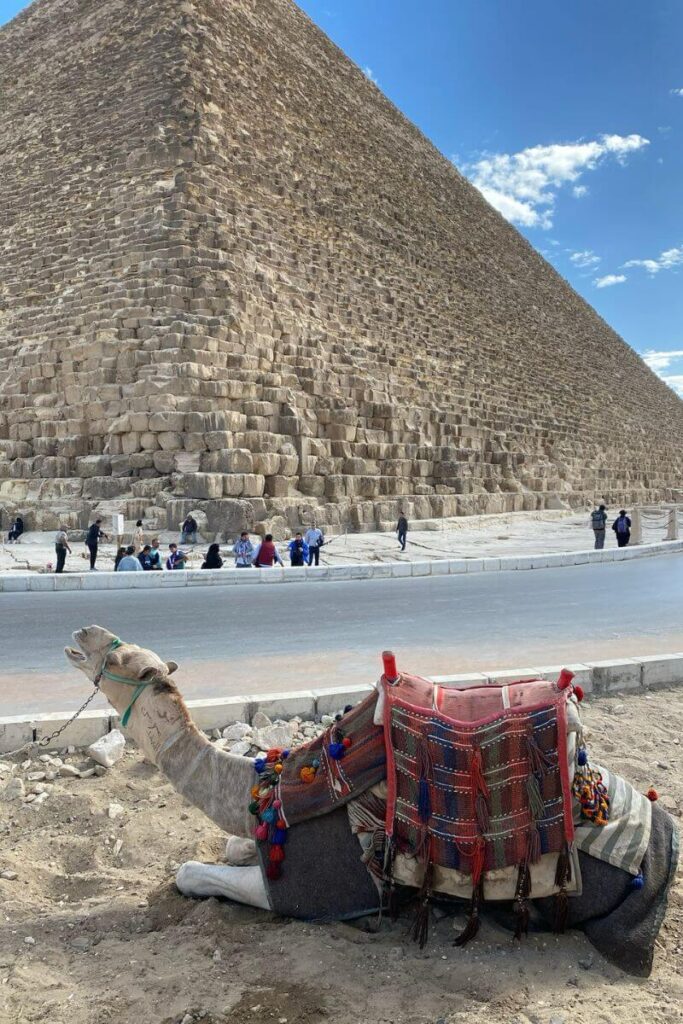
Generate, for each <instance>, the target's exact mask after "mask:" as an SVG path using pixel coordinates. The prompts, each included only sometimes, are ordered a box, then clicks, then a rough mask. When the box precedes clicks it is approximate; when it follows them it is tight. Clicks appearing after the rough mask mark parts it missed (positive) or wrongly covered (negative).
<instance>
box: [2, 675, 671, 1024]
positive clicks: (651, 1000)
mask: <svg viewBox="0 0 683 1024" xmlns="http://www.w3.org/2000/svg"><path fill="white" fill-rule="evenodd" d="M585 718H586V721H587V723H588V726H589V728H590V732H591V735H590V746H591V751H592V754H593V757H594V758H596V756H597V757H598V758H603V759H604V760H605V762H606V763H607V764H608V765H610V766H611V767H613V768H614V769H615V770H616V771H619V772H621V773H622V774H624V775H625V776H626V777H627V778H629V779H630V780H631V781H632V782H634V783H635V784H637V785H638V786H639V787H640V788H647V787H648V786H650V785H652V784H654V785H655V786H656V787H657V788H658V790H659V791H660V793H661V796H662V802H663V804H664V805H665V806H666V807H667V808H668V809H669V810H671V811H672V812H673V813H674V814H676V815H677V816H678V818H679V820H680V816H681V812H682V810H683V771H682V765H683V751H682V747H681V736H682V735H683V692H681V691H680V690H679V691H673V690H672V691H660V692H658V693H654V694H648V695H642V696H637V697H627V698H623V699H621V698H619V697H611V698H608V699H603V700H600V701H594V702H593V703H591V704H590V705H586V712H585ZM68 760H70V761H72V762H74V763H78V762H79V761H82V758H79V757H78V756H76V755H74V757H72V758H69V759H68ZM658 764H659V765H666V766H667V767H658ZM41 767H44V766H41V765H40V764H39V763H38V762H37V761H35V760H34V761H33V764H32V766H31V769H30V771H35V770H38V769H40V768H41ZM21 774H22V775H23V776H24V777H25V776H26V774H27V771H24V772H21ZM0 785H1V783H0ZM112 802H117V803H118V804H120V805H121V806H122V807H123V813H122V814H121V815H120V816H119V817H116V818H115V819H114V820H112V819H110V817H109V816H108V813H107V812H108V809H109V805H110V804H111V803H112ZM119 841H120V843H121V846H120V848H119V846H118V843H119ZM222 845H223V843H222V836H221V834H220V833H219V832H218V831H217V830H216V829H215V828H214V827H213V826H212V825H211V824H209V823H208V822H207V821H206V819H204V818H203V816H202V815H201V814H200V813H199V812H198V811H195V810H194V809H192V808H190V807H188V806H187V805H186V804H185V803H184V801H182V800H181V799H180V798H179V797H178V796H177V795H176V794H175V792H174V791H173V790H172V789H171V787H170V786H169V785H168V784H167V783H166V782H165V781H164V780H163V778H162V777H161V776H160V775H159V774H158V772H156V770H154V769H153V768H151V767H150V766H149V765H147V764H145V763H143V762H142V761H141V760H140V759H139V758H138V757H137V756H135V755H134V754H127V755H126V757H125V759H124V760H123V761H122V762H120V763H119V765H117V767H116V768H114V769H113V770H112V771H111V772H110V773H109V774H108V775H107V776H106V777H92V778H88V779H75V778H74V779H70V778H63V779H62V778H60V779H59V780H57V781H56V782H55V783H54V788H53V789H52V791H51V794H50V796H49V798H48V799H47V801H46V802H45V803H44V804H43V806H42V807H40V808H38V809H32V808H31V807H30V806H29V807H27V808H25V809H20V806H19V805H18V804H17V803H2V802H0V872H2V871H10V873H11V872H16V874H17V878H16V879H14V880H4V879H2V878H0V908H1V915H0V1022H1V1024H28V1022H41V1024H109V1022H111V1024H179V1022H182V1021H184V1022H185V1024H190V1020H192V1021H201V1022H202V1024H227V1022H230V1024H271V1022H272V1024H317V1022H327V1021H330V1022H335V1024H356V1022H363V1024H379V1022H382V1024H384V1022H386V1024H389V1022H392V1024H437V1022H444V1024H446V1022H447V1024H456V1022H457V1024H460V1022H463V1024H465V1022H467V1024H479V1022H481V1024H484V1022H486V1024H549V1022H551V1021H552V1022H555V1024H559V1022H562V1024H636V1022H638V1024H643V1022H647V1024H662V1022H680V1021H681V1020H683V879H682V878H681V874H680V873H679V875H678V878H677V880H676V883H675V886H674V892H673V895H672V899H671V903H670V907H669V913H668V915H667V919H666V922H665V925H664V928H663V930H662V932H661V934H660V941H659V944H658V952H657V958H656V964H655V971H654V973H653V976H652V978H651V979H649V980H645V981H642V980H636V979H632V978H629V977H627V976H625V975H624V974H622V973H621V972H620V971H619V970H618V969H617V968H615V967H611V966H610V965H608V964H607V963H606V962H605V961H604V960H603V959H602V958H601V957H600V956H599V955H598V954H597V953H596V952H595V951H594V950H593V948H592V947H591V946H590V944H589V943H588V941H587V940H586V939H585V938H584V937H583V936H582V935H581V934H579V933H569V934H567V935H566V936H562V937H557V938H556V937H554V936H552V935H547V934H536V935H532V936H530V938H529V939H528V941H526V942H524V943H522V945H516V944H515V943H514V942H512V941H511V940H510V938H509V934H508V933H506V932H504V931H503V930H502V929H501V928H499V927H498V926H497V925H496V924H495V923H493V922H492V921H487V923H486V924H485V926H484V927H483V929H482V931H481V933H480V936H479V937H478V939H477V940H476V941H475V942H473V943H472V944H471V945H470V946H468V947H467V948H466V949H464V950H458V949H455V948H454V947H453V946H452V940H453V934H454V933H453V921H452V920H451V919H448V918H442V919H441V920H440V921H438V923H437V924H436V926H435V928H434V929H433V931H432V938H431V941H430V943H429V945H428V947H427V949H426V950H425V952H424V953H420V952H419V950H417V949H416V948H415V947H414V946H413V945H412V944H411V943H410V942H409V941H408V940H407V939H406V935H405V932H406V922H405V921H399V922H398V923H397V924H395V925H389V924H387V925H386V926H385V927H383V929H382V930H381V931H380V932H379V933H378V934H373V933H371V932H368V931H364V930H363V929H362V928H359V927H355V926H352V925H330V926H318V925H308V924H304V923H301V922H291V921H283V920H280V919H276V918H274V917H273V916H272V915H270V914H268V913H264V912H259V911H252V910H249V909H246V908H240V907H237V906H234V905H231V904H228V903H220V902H218V901H216V900H207V901H199V902H195V901H190V900H186V899H184V898H183V897H181V896H180V895H179V894H178V893H177V892H176V890H175V888H174V886H173V884H172V879H173V871H174V868H175V866H176V864H178V863H179V862H181V861H183V860H185V859H188V858H198V859H207V860H209V859H219V858H220V855H221V851H222ZM117 851H118V852H117ZM461 922H462V918H458V919H456V923H457V924H459V923H461ZM27 938H30V939H32V940H33V942H26V941H25V940H26V939H27Z"/></svg>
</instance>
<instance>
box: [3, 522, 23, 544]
mask: <svg viewBox="0 0 683 1024" xmlns="http://www.w3.org/2000/svg"><path fill="white" fill-rule="evenodd" d="M23 532H24V520H23V519H22V518H21V516H17V518H16V519H15V520H14V522H13V523H12V525H11V527H10V531H9V533H8V534H7V542H8V543H9V544H15V543H16V542H17V541H18V540H19V538H20V537H21V535H22V533H23Z"/></svg>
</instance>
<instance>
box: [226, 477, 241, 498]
mask: <svg viewBox="0 0 683 1024" xmlns="http://www.w3.org/2000/svg"><path fill="white" fill-rule="evenodd" d="M243 493H244V474H243V473H225V474H224V475H223V494H224V496H225V497H226V498H240V497H242V494H243Z"/></svg>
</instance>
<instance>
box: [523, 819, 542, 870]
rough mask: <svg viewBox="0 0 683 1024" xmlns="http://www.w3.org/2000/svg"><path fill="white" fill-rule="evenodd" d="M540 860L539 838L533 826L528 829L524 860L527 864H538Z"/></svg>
mask: <svg viewBox="0 0 683 1024" xmlns="http://www.w3.org/2000/svg"><path fill="white" fill-rule="evenodd" d="M540 859H541V837H540V835H539V832H538V829H537V828H536V826H535V825H532V826H531V828H530V829H529V834H528V836H527V840H526V860H527V863H528V864H538V862H539V860H540Z"/></svg>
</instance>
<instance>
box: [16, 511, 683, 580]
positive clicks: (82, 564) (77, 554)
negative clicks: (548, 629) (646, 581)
mask: <svg viewBox="0 0 683 1024" xmlns="http://www.w3.org/2000/svg"><path fill="white" fill-rule="evenodd" d="M589 518H590V517H589V513H588V512H585V513H579V514H576V513H571V512H562V511H557V512H553V511H547V512H512V513H507V514H505V515H486V516H466V517H463V518H460V519H447V520H437V519H434V520H430V521H429V526H430V529H420V530H411V531H410V532H409V534H408V546H407V548H406V551H405V552H402V551H401V550H400V546H399V544H398V542H397V539H396V535H395V534H393V533H361V534H358V533H349V534H345V535H340V536H337V537H330V538H329V541H328V543H327V544H326V545H325V547H324V548H323V550H322V552H321V563H322V564H324V565H348V564H350V563H352V562H394V561H399V562H405V561H407V562H416V561H417V562H420V561H430V560H432V559H442V558H482V557H484V556H491V557H499V556H504V555H510V556H521V555H542V554H550V553H552V552H557V551H584V550H586V549H588V548H592V547H593V531H592V530H591V528H590V523H589ZM666 519H667V514H666V513H665V512H664V511H663V510H662V511H661V512H659V513H648V514H647V516H646V517H644V518H643V541H644V542H645V543H652V542H655V541H661V540H664V539H665V537H666ZM681 519H682V520H683V515H682V516H681ZM611 522H612V518H610V520H609V523H608V525H609V524H611ZM155 536H158V537H159V539H160V540H161V542H162V551H163V552H165V553H167V549H168V543H169V541H178V539H179V538H178V536H177V535H176V534H171V533H168V532H165V531H162V532H160V533H157V534H155ZM149 539H151V534H150V538H149ZM252 539H254V540H256V538H252ZM71 546H72V548H73V552H74V553H73V555H70V556H69V557H68V558H67V562H66V570H65V571H67V572H84V571H86V570H87V569H88V566H89V562H88V560H87V559H88V555H87V551H86V549H85V545H84V544H83V542H82V541H72V545H71ZM278 546H279V548H280V551H281V554H282V558H283V560H284V562H285V564H289V558H288V554H287V548H286V544H285V543H284V542H282V543H279V545H278ZM606 546H607V547H616V540H615V535H614V533H613V532H612V530H611V529H608V530H607V539H606ZM206 548H207V544H206V543H201V544H198V545H197V547H196V548H194V547H193V546H192V545H189V546H187V547H186V548H185V550H186V551H187V552H188V554H189V562H188V568H189V569H198V568H200V567H201V563H202V561H203V558H204V553H205V551H206ZM221 551H222V554H223V558H224V559H225V560H226V565H227V566H231V565H232V559H231V557H230V549H229V547H228V545H226V544H223V545H221ZM114 554H115V547H114V546H113V545H112V544H108V543H106V542H104V543H103V544H101V545H100V550H99V557H98V568H99V569H111V568H113V561H114ZM54 562H55V552H54V534H51V533H50V534H47V533H27V534H25V535H24V536H23V537H22V539H21V542H20V543H19V544H3V545H2V547H0V572H10V571H22V572H26V571H27V570H29V571H34V572H44V571H46V567H47V565H48V563H50V564H54Z"/></svg>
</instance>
